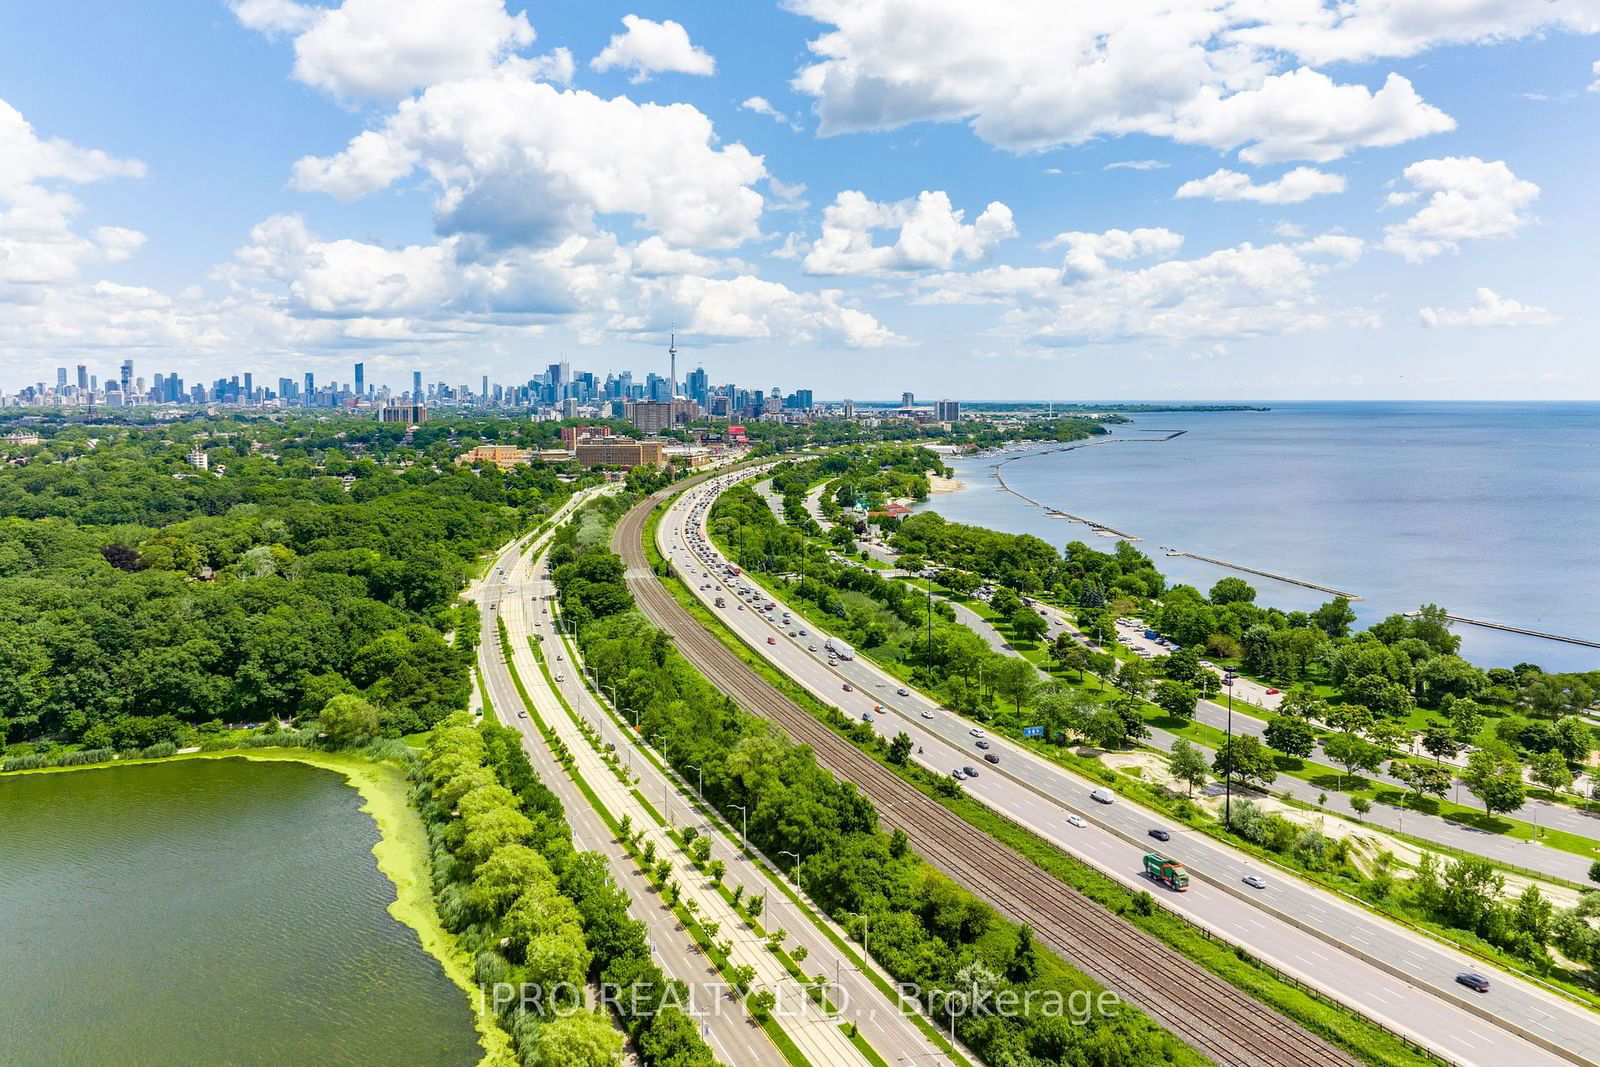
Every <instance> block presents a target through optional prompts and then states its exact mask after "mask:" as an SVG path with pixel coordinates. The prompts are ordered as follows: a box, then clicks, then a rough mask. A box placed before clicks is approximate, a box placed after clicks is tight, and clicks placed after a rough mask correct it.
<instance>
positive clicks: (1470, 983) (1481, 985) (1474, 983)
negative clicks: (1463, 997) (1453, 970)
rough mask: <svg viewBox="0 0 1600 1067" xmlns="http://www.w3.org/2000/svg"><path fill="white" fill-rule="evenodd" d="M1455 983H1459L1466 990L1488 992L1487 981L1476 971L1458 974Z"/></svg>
mask: <svg viewBox="0 0 1600 1067" xmlns="http://www.w3.org/2000/svg"><path fill="white" fill-rule="evenodd" d="M1456 981H1458V982H1460V983H1461V984H1462V985H1464V986H1466V987H1467V988H1468V989H1472V990H1476V991H1477V992H1479V993H1487V992H1489V979H1487V978H1485V977H1484V976H1483V975H1481V974H1479V973H1478V972H1477V971H1462V972H1461V973H1460V974H1458V975H1456Z"/></svg>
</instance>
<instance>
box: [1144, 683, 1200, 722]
mask: <svg viewBox="0 0 1600 1067" xmlns="http://www.w3.org/2000/svg"><path fill="white" fill-rule="evenodd" d="M1199 699H1200V698H1199V696H1198V695H1197V694H1196V693H1195V691H1194V687H1193V686H1190V685H1186V684H1185V683H1183V682H1174V681H1165V682H1160V683H1157V685H1156V694H1155V703H1156V706H1157V707H1159V708H1160V709H1161V710H1162V711H1164V712H1166V713H1167V714H1168V715H1171V716H1172V717H1173V718H1174V719H1184V720H1188V719H1192V718H1194V711H1195V706H1196V704H1197V703H1198V701H1199Z"/></svg>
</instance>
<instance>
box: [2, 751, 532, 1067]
mask: <svg viewBox="0 0 1600 1067" xmlns="http://www.w3.org/2000/svg"><path fill="white" fill-rule="evenodd" d="M194 759H247V760H255V761H258V762H262V763H303V764H306V765H308V766H311V767H315V768H317V769H318V770H324V771H330V772H332V773H334V774H339V775H342V776H343V777H344V780H345V784H346V785H348V786H349V787H350V788H352V789H354V790H355V791H356V794H357V795H358V796H359V797H360V798H361V807H360V808H359V809H357V810H359V811H361V812H362V813H363V814H365V815H366V816H367V817H368V818H370V819H371V820H372V821H373V823H374V825H376V826H377V828H378V840H377V841H376V842H375V843H374V844H373V846H372V855H373V858H374V859H375V860H376V861H377V867H378V873H380V874H382V875H383V876H384V877H385V878H387V879H388V880H389V884H390V885H392V886H393V887H394V891H395V899H394V900H392V901H390V902H389V904H388V905H387V906H386V909H385V910H387V911H388V913H389V914H390V916H392V917H393V918H394V920H395V921H396V922H398V923H401V924H402V925H404V926H406V927H408V928H409V929H411V930H412V931H413V932H414V933H415V934H416V935H417V940H418V943H419V944H420V946H421V948H422V951H423V952H425V953H427V954H428V955H429V956H431V957H432V958H433V959H434V960H436V961H437V962H438V963H439V966H440V967H441V968H442V969H443V971H444V974H445V977H446V978H448V979H449V980H450V982H451V984H453V985H455V986H456V987H457V988H459V989H460V990H461V991H462V993H463V994H465V995H466V998H467V1010H468V1011H469V1012H470V1013H471V1014H472V1019H473V1028H474V1029H475V1030H476V1031H477V1034H478V1047H479V1048H480V1049H481V1050H482V1052H483V1055H482V1057H481V1058H480V1059H479V1060H478V1065H479V1067H484V1065H488V1064H499V1063H509V1062H511V1046H510V1037H509V1035H507V1034H506V1032H505V1031H504V1030H503V1029H501V1028H500V1026H499V1025H498V1024H497V1023H496V1021H495V1019H494V1016H493V1014H492V1013H490V1012H489V1011H488V1010H487V1009H486V1007H485V1004H486V1002H485V1001H484V999H483V997H482V996H480V995H479V990H478V987H477V985H476V983H474V982H473V980H472V967H471V964H470V961H468V960H467V958H466V956H465V954H464V953H463V952H462V951H461V948H460V946H459V945H458V944H457V942H456V939H455V935H453V934H451V933H450V931H448V930H446V929H445V928H444V923H443V922H441V921H440V919H439V911H438V908H437V907H436V906H435V903H434V899H433V878H432V874H431V872H430V870H429V862H430V861H429V858H428V840H427V830H426V829H425V828H424V827H423V825H422V816H421V815H419V814H418V813H417V811H416V809H415V808H413V807H412V806H411V800H410V796H409V794H410V787H409V785H408V784H407V783H406V777H405V772H404V771H402V770H401V769H400V768H399V767H397V766H395V765H394V764H392V763H379V762H375V761H373V760H369V759H365V758H363V757H361V756H354V755H349V754H346V753H342V752H324V751H322V750H320V749H311V748H287V747H286V748H272V747H270V746H268V747H264V748H249V749H217V750H215V751H212V752H179V753H175V754H173V755H171V756H162V757H159V758H156V759H130V760H121V759H119V760H112V761H110V762H107V763H87V764H82V765H79V766H74V767H34V768H30V769H28V770H19V771H7V772H4V773H3V774H0V779H4V778H10V777H12V776H13V775H15V776H21V775H25V774H63V773H69V772H74V771H99V770H106V769H109V768H116V767H130V766H138V765H141V764H145V765H147V764H154V763H174V762H177V761H179V760H194Z"/></svg>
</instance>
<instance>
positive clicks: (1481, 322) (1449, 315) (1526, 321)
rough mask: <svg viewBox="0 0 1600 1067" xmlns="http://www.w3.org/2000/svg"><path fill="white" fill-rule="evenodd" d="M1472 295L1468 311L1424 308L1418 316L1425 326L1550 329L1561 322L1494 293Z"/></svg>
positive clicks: (1537, 308) (1532, 307)
mask: <svg viewBox="0 0 1600 1067" xmlns="http://www.w3.org/2000/svg"><path fill="white" fill-rule="evenodd" d="M1473 295H1474V296H1475V298H1476V299H1475V300H1474V301H1473V303H1472V304H1471V305H1470V306H1468V307H1465V308H1461V309H1455V308H1432V307H1427V308H1422V309H1420V310H1419V312H1418V314H1420V315H1421V316H1422V321H1423V323H1425V324H1426V325H1428V326H1549V325H1552V324H1553V323H1557V322H1560V321H1561V317H1560V316H1559V315H1552V314H1551V313H1550V312H1548V311H1546V310H1545V309H1544V308H1542V307H1534V306H1533V305H1531V304H1523V303H1519V302H1518V301H1515V300H1512V299H1510V298H1509V297H1504V296H1501V295H1500V294H1499V293H1496V292H1495V291H1494V290H1493V289H1488V288H1480V289H1477V290H1476V291H1475V292H1474V294H1473Z"/></svg>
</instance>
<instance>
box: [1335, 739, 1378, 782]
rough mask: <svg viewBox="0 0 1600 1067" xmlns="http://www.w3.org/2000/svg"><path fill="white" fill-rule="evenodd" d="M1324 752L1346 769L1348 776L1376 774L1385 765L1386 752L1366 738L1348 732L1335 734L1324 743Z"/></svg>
mask: <svg viewBox="0 0 1600 1067" xmlns="http://www.w3.org/2000/svg"><path fill="white" fill-rule="evenodd" d="M1322 751H1323V752H1324V753H1325V754H1326V755H1327V757H1328V758H1329V759H1331V760H1333V762H1335V763H1337V764H1338V765H1339V766H1341V767H1343V768H1344V773H1345V774H1347V775H1352V774H1355V773H1356V771H1358V770H1362V771H1368V772H1372V773H1376V772H1377V770H1378V767H1379V766H1380V765H1381V764H1382V763H1383V757H1384V751H1383V749H1382V748H1381V747H1380V746H1378V745H1374V744H1373V743H1372V742H1370V741H1367V740H1366V739H1365V738H1362V737H1358V736H1357V735H1356V734H1354V733H1352V732H1350V731H1348V730H1346V731H1343V732H1341V733H1337V734H1334V735H1333V736H1332V737H1330V738H1328V739H1327V740H1326V741H1324V742H1323V743H1322Z"/></svg>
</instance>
